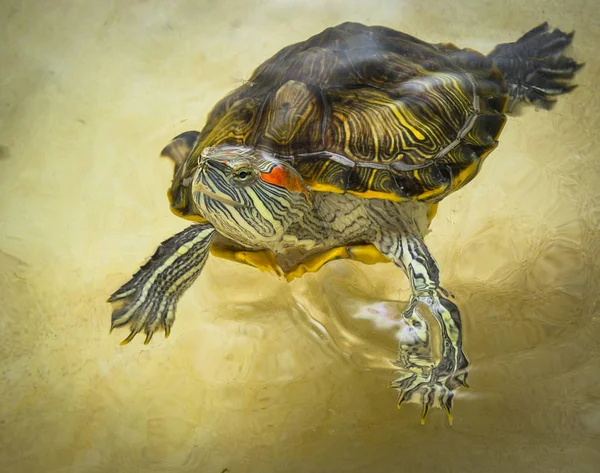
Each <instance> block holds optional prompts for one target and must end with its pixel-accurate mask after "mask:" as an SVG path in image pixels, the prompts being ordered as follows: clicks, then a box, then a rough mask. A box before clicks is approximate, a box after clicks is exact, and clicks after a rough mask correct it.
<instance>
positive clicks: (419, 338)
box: [374, 233, 469, 423]
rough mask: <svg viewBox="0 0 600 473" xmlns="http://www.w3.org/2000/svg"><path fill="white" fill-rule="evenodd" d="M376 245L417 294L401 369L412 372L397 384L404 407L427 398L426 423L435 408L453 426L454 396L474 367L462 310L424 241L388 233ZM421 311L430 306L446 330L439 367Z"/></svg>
mask: <svg viewBox="0 0 600 473" xmlns="http://www.w3.org/2000/svg"><path fill="white" fill-rule="evenodd" d="M374 244H375V245H376V246H377V247H378V249H379V251H381V252H382V253H383V254H384V255H385V256H387V257H388V258H390V259H391V260H392V261H393V262H394V263H395V264H396V265H397V266H400V267H401V268H402V269H403V270H404V271H405V272H406V275H407V276H408V278H409V280H410V284H411V288H412V297H411V301H410V304H409V306H408V307H407V309H406V310H405V312H404V318H405V320H406V321H407V323H408V325H409V327H410V329H411V333H412V335H413V336H412V337H411V338H412V340H410V339H409V341H408V342H404V343H403V342H401V343H400V354H399V358H400V359H399V363H398V365H399V366H400V367H401V368H404V369H405V370H406V371H404V372H403V373H402V374H401V376H400V377H399V378H398V379H397V380H396V381H394V382H393V383H391V386H392V387H394V388H397V389H398V390H399V391H400V394H399V397H398V407H400V404H402V402H403V401H406V400H410V399H411V398H412V397H413V395H417V394H418V395H421V396H422V397H421V400H422V404H423V411H422V415H421V422H422V423H423V422H424V421H425V416H426V415H427V411H428V410H429V408H430V407H431V406H432V405H439V406H440V407H442V408H444V409H445V410H446V412H447V413H448V419H449V421H450V422H452V416H451V409H452V400H453V398H454V390H455V389H456V388H457V387H459V386H461V385H462V386H466V377H467V367H468V365H469V363H468V361H467V358H466V357H465V354H464V353H463V350H462V332H461V321H460V313H459V311H458V308H457V307H456V305H455V304H454V303H453V302H452V301H450V300H449V299H448V298H447V293H446V291H444V290H443V289H442V288H441V287H440V281H439V270H438V267H437V265H436V263H435V260H434V259H433V257H432V256H431V254H430V253H429V251H428V250H427V247H426V246H425V243H424V242H423V240H422V239H421V238H420V237H419V236H416V235H400V234H394V233H383V234H382V235H381V236H380V237H379V241H376V242H374ZM419 305H425V306H427V307H428V308H429V310H430V311H431V313H432V314H433V316H434V317H435V319H436V320H437V321H438V323H439V325H440V329H441V338H442V347H441V359H440V362H439V363H438V364H437V365H435V364H433V363H432V362H431V361H430V360H431V358H430V356H426V355H425V354H424V353H425V351H428V350H429V346H428V344H429V333H428V327H427V324H426V323H425V320H424V319H423V318H422V317H421V316H420V315H419V313H418V306H419Z"/></svg>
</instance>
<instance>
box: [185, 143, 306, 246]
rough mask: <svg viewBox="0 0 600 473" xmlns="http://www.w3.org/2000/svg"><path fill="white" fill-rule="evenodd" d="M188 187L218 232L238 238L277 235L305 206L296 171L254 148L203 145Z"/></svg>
mask: <svg viewBox="0 0 600 473" xmlns="http://www.w3.org/2000/svg"><path fill="white" fill-rule="evenodd" d="M191 191H192V198H193V200H194V204H195V205H196V206H197V207H198V210H199V211H200V213H201V214H202V215H203V216H204V217H205V218H206V219H208V220H209V221H210V222H211V223H212V224H213V225H214V226H215V228H216V229H217V230H218V231H219V233H221V234H223V235H224V236H226V237H228V238H230V239H232V240H234V241H238V242H240V243H254V244H255V243H257V242H274V241H278V240H279V239H280V238H281V237H282V236H283V234H284V233H285V232H286V230H287V228H288V227H289V226H290V224H292V223H293V222H295V221H297V220H298V219H299V218H300V217H301V216H302V215H303V214H304V213H305V212H306V211H307V210H308V209H309V207H310V194H309V191H308V189H307V188H306V186H305V184H304V181H303V180H302V177H301V176H300V174H298V172H297V171H296V170H295V169H294V168H293V167H292V166H291V165H290V164H289V163H287V162H284V161H282V160H280V159H277V158H275V157H274V156H273V155H270V154H269V153H266V152H262V151H260V150H257V149H254V148H244V147H236V146H217V147H211V148H205V149H204V150H203V151H202V153H201V155H200V157H199V158H198V169H197V171H196V172H195V174H194V176H193V179H192V182H191Z"/></svg>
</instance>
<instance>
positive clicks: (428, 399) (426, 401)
mask: <svg viewBox="0 0 600 473" xmlns="http://www.w3.org/2000/svg"><path fill="white" fill-rule="evenodd" d="M422 404H423V410H422V411H421V425H425V418H426V417H427V413H428V412H429V408H430V407H431V405H432V404H433V391H432V390H431V389H427V391H426V392H425V393H423V402H422Z"/></svg>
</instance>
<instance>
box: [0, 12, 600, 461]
mask: <svg viewBox="0 0 600 473" xmlns="http://www.w3.org/2000/svg"><path fill="white" fill-rule="evenodd" d="M529 7H531V10H522V11H520V13H518V14H515V12H513V13H511V18H512V19H511V21H510V22H508V21H507V17H506V15H504V14H503V12H499V11H497V8H495V9H494V10H493V11H490V10H489V7H486V6H484V5H482V4H480V3H475V2H473V3H472V4H465V5H464V8H463V9H461V10H462V13H461V15H462V16H461V17H460V18H458V17H456V19H455V21H452V22H448V21H447V18H453V17H455V15H456V12H454V11H453V10H452V7H451V6H448V5H447V4H446V2H438V3H437V4H436V5H435V6H434V7H432V9H431V11H430V12H429V13H428V14H427V15H425V13H424V11H423V10H422V8H421V7H418V6H417V5H416V4H415V5H412V4H409V3H406V4H402V5H401V6H399V5H398V4H396V2H393V4H392V3H385V2H383V3H381V5H379V4H378V5H366V4H365V5H363V4H360V3H354V2H350V3H348V2H343V4H342V3H339V4H338V3H336V2H332V3H331V5H330V6H328V7H327V8H326V9H324V10H323V9H322V8H321V10H320V12H319V14H318V15H316V14H315V12H314V11H311V9H310V8H309V5H292V4H289V3H287V2H283V3H282V2H272V3H269V4H268V5H265V6H264V8H262V7H261V8H256V7H255V6H253V7H252V8H249V6H248V5H241V4H240V5H239V8H231V6H230V5H224V4H215V5H211V6H210V7H208V6H207V7H205V8H203V9H202V15H197V10H198V5H196V4H195V5H193V6H191V5H190V4H187V3H186V2H172V3H170V4H169V6H165V5H163V4H158V3H157V2H153V1H150V2H131V3H129V4H128V5H127V7H123V6H111V5H108V4H89V5H80V6H74V5H69V6H68V7H65V8H57V9H54V10H53V9H49V8H46V7H41V6H40V7H39V8H32V7H26V6H23V5H17V4H10V3H5V4H3V6H2V7H0V8H3V9H5V10H4V11H3V13H4V14H3V15H0V16H1V17H2V18H3V19H4V23H3V25H2V28H0V31H2V33H0V34H6V35H7V39H5V41H3V42H2V44H4V45H5V47H3V48H0V54H1V55H2V62H3V64H6V65H8V67H9V70H10V74H7V75H5V76H4V77H3V79H2V80H3V82H2V87H0V98H2V104H3V106H4V108H3V111H2V112H1V113H2V116H3V118H4V119H5V120H3V123H6V124H7V125H6V126H4V127H1V128H0V146H1V149H2V150H8V151H7V152H3V153H2V156H1V157H0V167H1V168H2V169H1V171H0V186H1V187H2V189H3V191H4V193H3V194H4V195H5V197H6V198H5V199H2V200H0V222H2V225H1V230H0V248H1V252H0V280H1V283H0V298H1V300H2V317H1V318H0V324H1V327H2V332H3V334H4V335H5V343H4V344H3V345H2V348H0V354H1V355H0V356H1V357H0V359H2V360H3V362H2V386H3V388H4V389H3V390H2V403H0V424H1V425H2V429H0V445H1V447H0V471H11V472H13V471H14V472H21V471H22V472H29V471H42V470H43V471H60V472H67V471H69V472H71V471H86V472H88V471H89V472H105V471H124V472H127V471H132V472H133V471H135V472H137V471H149V470H153V471H154V470H156V471H169V472H171V471H208V472H212V471H215V472H221V471H224V470H228V471H230V472H231V473H235V472H253V471H257V472H258V471H260V472H271V471H272V472H278V471H283V470H285V471H298V472H300V471H301V472H306V471H357V472H363V471H375V472H377V471H389V470H390V469H394V471H395V470H396V469H398V470H400V469H407V470H408V469H413V470H416V471H429V470H433V469H442V470H448V471H479V470H481V469H485V470H486V471H506V470H507V469H509V468H510V469H512V470H515V471H528V472H532V471H544V472H546V471H560V472H563V471H578V472H588V471H589V472H592V471H595V468H596V467H595V465H597V464H598V463H600V457H599V454H598V450H597V448H596V445H597V442H598V436H599V435H600V427H599V426H600V423H599V412H600V404H599V403H598V395H597V393H598V392H599V391H598V388H599V387H598V381H597V373H598V360H599V356H598V354H599V353H600V347H599V345H598V340H600V337H599V336H598V335H599V327H598V322H597V314H598V298H597V290H596V289H597V288H596V285H597V284H596V281H597V280H598V276H599V267H598V256H597V255H598V254H600V249H599V248H598V244H599V243H598V242H599V241H600V239H599V238H598V237H597V228H598V223H599V219H598V215H597V211H596V209H597V208H600V202H598V201H597V197H596V196H597V192H596V189H597V183H598V177H599V176H598V168H597V165H596V164H595V163H596V160H595V149H596V147H597V144H598V143H597V140H596V138H595V134H594V133H593V132H592V130H593V129H594V124H595V123H597V121H598V111H597V110H598V105H600V104H598V100H597V97H598V96H597V94H595V93H594V92H595V88H594V84H593V78H594V77H596V75H597V74H598V73H599V72H600V70H599V69H598V67H599V65H598V64H597V63H596V62H594V59H593V58H594V57H595V55H594V53H593V46H594V45H595V44H596V43H597V39H598V38H597V34H598V32H597V28H594V18H598V13H599V12H597V11H596V12H594V11H593V10H594V7H593V6H590V5H587V6H585V8H583V5H582V8H581V9H579V10H577V9H573V8H571V7H570V8H569V9H568V10H559V8H562V6H560V7H559V6H554V7H552V8H549V7H548V6H547V5H545V2H541V1H535V0H534V1H533V2H530V3H529V4H528V8H529ZM515 8H516V7H515ZM519 8H520V7H519ZM595 8H596V10H597V7H595ZM190 9H191V10H193V12H192V11H190ZM267 11H268V14H267ZM542 11H545V13H541V12H542ZM580 11H581V12H583V11H585V12H586V14H585V15H582V14H581V13H580ZM192 13H193V14H192ZM546 15H550V17H549V20H551V22H552V23H553V24H557V25H559V26H561V27H563V28H565V29H566V30H570V29H577V41H576V45H575V49H576V50H575V51H574V52H573V56H575V57H577V58H582V59H584V58H585V59H586V60H588V64H587V66H586V68H585V69H584V70H583V71H582V72H581V73H580V74H579V75H578V77H577V82H578V83H579V84H580V88H579V89H578V90H577V92H576V93H574V94H572V95H570V96H569V97H566V98H564V100H562V99H561V100H560V101H559V103H558V104H557V106H556V107H555V109H554V110H552V112H550V113H535V112H533V111H527V110H525V111H523V115H522V116H521V117H517V118H513V119H511V120H510V121H509V123H508V124H507V125H506V127H505V130H504V132H503V134H502V140H501V144H500V147H499V149H498V150H497V151H496V152H495V153H493V155H492V157H491V159H489V160H487V161H486V163H485V165H484V166H483V168H482V171H481V173H480V175H479V176H478V177H477V179H475V180H474V181H473V182H472V183H470V184H469V186H467V187H466V188H465V189H462V190H461V191H460V192H457V193H453V194H452V195H450V196H449V197H448V198H447V199H445V200H444V201H443V203H442V204H441V205H440V208H439V211H438V215H437V217H436V218H435V220H434V221H433V223H432V224H431V229H432V232H431V233H430V234H429V235H428V236H427V239H426V241H427V245H428V247H429V249H430V250H431V252H432V254H434V255H435V257H436V260H437V262H438V264H439V266H440V269H441V275H440V277H441V280H442V281H443V283H444V286H445V288H446V289H448V290H449V291H451V292H452V296H453V300H455V301H456V303H457V305H459V306H460V308H461V314H462V333H463V336H464V345H465V347H466V351H467V352H468V356H469V362H470V368H469V384H470V386H471V388H470V389H461V390H458V392H457V398H458V401H457V402H456V403H455V408H454V411H455V412H454V419H455V421H454V424H453V426H452V427H451V428H449V427H448V426H447V424H446V421H445V419H444V417H443V415H440V413H439V412H433V413H431V414H429V416H428V419H427V424H426V425H425V426H423V427H421V426H419V425H418V420H417V419H418V416H419V411H420V407H418V406H412V405H408V406H406V407H405V406H403V407H402V411H401V412H400V413H397V412H395V408H394V402H395V398H396V394H395V393H394V390H391V389H390V390H386V389H383V387H384V386H385V385H387V384H388V383H389V382H390V380H391V379H393V376H394V374H393V372H394V371H395V370H396V369H397V368H396V367H395V366H394V365H393V364H392V362H393V361H395V360H396V359H397V348H398V346H397V345H398V341H399V339H402V337H403V336H404V335H406V334H407V333H409V334H410V333H411V329H410V328H409V327H408V325H407V324H406V323H405V321H404V320H403V319H402V317H401V313H402V311H403V310H404V308H405V307H406V305H407V304H408V303H409V301H410V294H411V288H410V285H409V283H408V281H406V280H405V279H404V278H402V277H400V272H399V270H398V268H396V267H395V266H394V265H392V264H378V265H373V266H367V265H363V264H360V263H357V262H352V261H334V262H330V263H328V264H327V265H325V266H324V267H323V268H322V269H320V271H319V272H316V273H310V274H306V275H304V276H303V277H302V278H299V279H295V280H294V281H292V282H291V283H287V282H285V280H283V279H282V278H277V277H274V276H272V275H269V274H265V273H262V272H260V271H256V270H255V269H253V268H249V267H247V266H244V265H240V264H237V263H231V262H228V261H225V260H223V259H217V258H209V259H208V261H207V263H206V265H205V267H204V269H203V274H202V277H201V278H199V279H198V281H197V282H196V284H195V285H194V286H193V287H192V288H190V290H189V291H188V292H187V293H186V296H185V297H184V298H182V300H181V303H180V304H179V306H178V311H177V323H176V324H175V326H174V329H173V331H172V334H171V337H170V338H169V340H167V341H165V340H164V339H163V337H159V336H156V337H154V339H153V340H152V342H151V344H150V345H148V346H146V347H145V346H144V345H143V344H142V343H141V341H140V340H138V339H136V340H134V341H133V342H132V343H130V344H129V345H127V346H126V347H119V346H118V342H119V340H120V339H122V338H123V337H122V334H121V333H118V334H113V335H111V336H110V337H109V336H107V334H106V321H107V317H108V309H107V307H106V306H105V304H104V302H103V301H104V299H105V297H106V294H108V293H110V291H111V290H113V289H114V288H117V287H119V285H120V284H122V283H123V282H124V281H125V280H126V277H127V271H128V270H127V268H135V267H136V264H138V262H139V259H140V256H143V255H149V254H152V252H153V245H152V242H158V241H161V240H164V239H165V238H167V237H168V236H169V235H172V234H176V233H177V232H179V231H181V230H182V228H184V227H185V223H182V222H181V221H179V220H178V219H175V218H173V217H172V216H170V215H169V214H168V212H167V210H166V205H167V204H166V200H165V198H164V195H163V194H162V192H160V189H164V188H165V187H167V186H168V184H169V181H170V175H169V174H170V172H171V168H170V166H169V163H167V162H164V161H159V160H155V159H151V156H155V155H156V150H160V149H161V146H164V144H165V143H167V142H168V140H169V139H170V138H171V137H172V136H175V135H177V133H179V132H180V131H182V130H185V129H192V128H196V127H198V126H201V125H202V123H200V121H201V120H200V117H202V116H204V115H205V114H206V113H207V112H208V111H209V110H210V108H211V107H212V105H213V104H214V103H215V102H216V101H217V100H218V99H219V98H220V97H222V96H223V95H224V94H226V93H227V91H228V90H231V89H234V88H235V87H237V86H239V85H240V84H241V81H242V79H243V78H244V77H247V76H248V75H249V74H250V73H251V71H252V69H253V68H254V66H255V65H256V64H258V63H260V62H261V61H262V60H264V58H265V57H269V56H270V55H271V54H273V53H275V52H276V51H277V50H279V49H280V48H281V46H282V45H284V44H291V43H294V42H296V41H301V40H303V39H304V38H306V37H308V36H310V35H312V34H315V33H318V32H319V31H321V30H323V29H324V28H325V27H328V26H331V25H335V24H339V23H341V22H343V21H345V20H348V19H350V20H355V21H360V22H363V23H368V24H386V25H389V26H391V27H394V28H398V29H402V30H404V31H407V32H409V33H410V34H413V35H415V36H418V37H419V38H424V39H427V40H429V41H433V42H441V41H446V40H449V39H450V40H452V41H453V42H454V43H455V44H458V45H461V46H463V45H469V46H471V47H474V48H475V49H478V50H481V51H491V50H492V49H493V48H494V46H495V44H498V43H502V42H506V41H510V40H514V39H515V38H518V37H519V36H520V34H521V33H522V32H523V31H526V30H527V29H528V28H530V27H531V26H533V25H535V24H538V23H539V22H540V21H543V20H544V19H545V16H546ZM289 18H294V22H293V24H290V22H289V21H287V20H288V19H289ZM284 20H285V21H284ZM467 22H468V24H469V28H468V29H466V28H465V27H464V25H465V24H467ZM257 31H260V32H261V33H260V35H257V33H256V32H257ZM7 45H10V46H11V47H10V48H7V47H6V46H7ZM224 45H227V46H226V47H225V46H224ZM215 51H216V52H217V53H216V54H215ZM199 91H200V92H199ZM471 105H472V102H471ZM182 118H183V119H185V120H188V121H189V120H192V121H189V123H182V122H181V120H182ZM199 120H200V121H199ZM169 124H170V125H169ZM457 126H460V124H458V125H457ZM208 184H210V183H205V185H208ZM436 185H437V184H436ZM157 190H159V191H158V192H157ZM107 275H108V276H107ZM417 310H418V311H419V316H420V317H422V318H423V320H425V321H427V322H428V323H429V326H430V340H429V345H430V348H431V354H430V355H429V356H431V357H432V359H433V360H434V362H439V360H440V358H441V357H443V354H442V352H441V351H440V349H439V347H440V345H441V341H442V338H443V333H442V332H441V331H440V330H439V328H438V327H437V324H436V323H435V321H434V318H433V317H432V314H430V313H428V311H426V310H423V311H421V308H419V309H417ZM119 337H120V338H119ZM138 338H139V337H138ZM434 453H435V454H434Z"/></svg>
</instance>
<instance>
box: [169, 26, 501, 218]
mask: <svg viewBox="0 0 600 473" xmlns="http://www.w3.org/2000/svg"><path fill="white" fill-rule="evenodd" d="M506 90H507V89H506V86H505V84H504V82H503V80H502V77H501V76H500V74H499V73H498V71H497V70H496V69H494V67H493V65H492V62H491V61H490V60H488V59H486V58H485V57H484V56H482V55H480V54H478V53H476V52H473V51H470V50H459V49H458V48H456V47H453V46H451V45H432V44H428V43H425V42H423V41H420V40H418V39H416V38H413V37H411V36H408V35H405V34H403V33H399V32H396V31H393V30H391V29H387V28H382V27H366V26H363V25H359V24H354V23H345V24H342V25H339V26H337V27H335V28H328V29H327V30H325V31H323V32H322V33H320V34H318V35H316V36H313V37H312V38H310V39H308V40H307V41H305V42H302V43H298V44H294V45H291V46H288V47H287V48H284V49H283V50H281V51H280V52H279V53H277V54H276V55H275V56H273V57H272V58H271V59H269V60H268V61H266V62H265V63H264V64H262V65H261V66H259V67H258V68H257V69H256V71H255V72H254V74H253V75H252V77H251V78H250V80H249V81H248V82H247V83H246V84H244V85H243V86H241V87H239V88H238V89H236V90H234V91H233V92H232V93H230V94H229V95H228V96H226V97H225V98H224V99H223V100H221V101H220V102H219V103H218V104H217V105H216V106H215V107H214V109H213V110H212V112H211V113H210V114H209V116H208V119H207V123H206V126H205V127H204V129H203V130H202V132H200V133H199V134H198V136H197V138H198V140H197V144H196V145H195V147H194V149H193V151H192V152H191V153H190V154H189V156H188V157H187V159H185V160H184V161H183V162H182V163H181V164H179V165H178V166H177V167H176V170H175V176H174V180H173V185H172V188H171V191H170V197H171V201H172V207H173V211H174V212H175V213H177V214H178V215H181V216H183V217H187V218H189V217H190V216H191V217H193V216H194V215H196V210H195V207H194V205H193V203H192V202H191V200H190V194H189V187H188V186H186V182H189V179H190V178H191V177H192V176H193V174H194V171H195V169H196V166H197V162H198V158H199V156H200V154H201V152H202V150H203V149H204V148H206V147H214V146H218V145H233V146H248V147H254V148H257V149H262V150H265V151H269V152H271V153H273V154H274V155H275V156H280V157H286V158H287V159H288V160H289V161H290V162H291V163H292V165H293V166H294V167H295V168H296V169H297V170H298V172H299V173H300V174H301V175H302V177H303V178H304V180H305V182H306V183H307V184H308V185H309V186H310V187H311V188H312V189H313V190H316V191H327V192H338V193H349V194H353V195H358V196H361V197H366V198H381V199H388V200H393V201H398V202H401V201H407V200H422V201H426V202H429V203H435V202H438V201H439V200H441V199H442V198H443V197H445V196H446V195H448V194H449V193H450V192H452V191H454V190H456V189H458V188H460V187H462V186H463V185H464V184H465V183H467V182H468V181H469V180H470V179H472V178H473V177H474V176H475V175H476V174H477V172H478V170H479V168H480V164H481V162H482V160H483V159H484V158H485V157H486V156H487V154H488V153H489V152H490V151H491V150H493V149H494V148H495V147H496V144H497V142H496V140H497V138H498V135H499V134H500V132H501V130H502V127H503V125H504V123H505V120H506V117H505V116H504V114H503V110H504V107H505V104H506V100H507V97H508V96H507V93H506Z"/></svg>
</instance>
